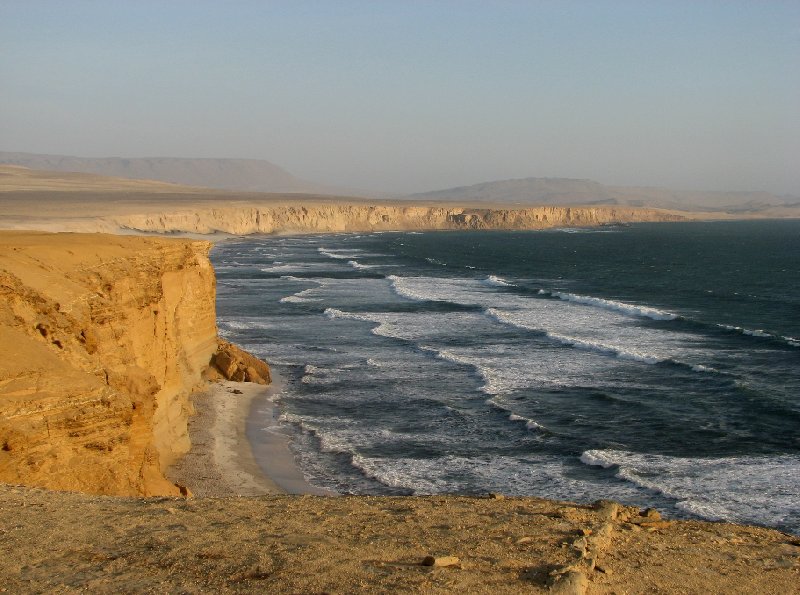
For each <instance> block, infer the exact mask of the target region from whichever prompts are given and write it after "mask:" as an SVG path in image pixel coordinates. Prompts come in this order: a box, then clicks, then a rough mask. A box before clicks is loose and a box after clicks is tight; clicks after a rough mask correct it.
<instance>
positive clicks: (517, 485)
mask: <svg viewBox="0 0 800 595" xmlns="http://www.w3.org/2000/svg"><path fill="white" fill-rule="evenodd" d="M352 464H353V466H354V467H356V468H357V469H359V470H360V471H361V472H362V473H363V474H364V475H365V476H367V477H370V478H372V479H374V480H376V481H379V482H380V483H382V484H384V485H386V486H390V487H394V488H401V489H407V490H410V491H411V492H412V493H413V494H415V495H426V494H441V493H465V492H470V491H474V490H475V489H476V487H478V486H479V487H478V489H482V490H485V491H487V492H502V493H504V494H508V495H510V496H540V497H545V498H554V499H559V500H571V501H576V500H577V501H584V502H586V501H592V500H595V499H597V486H596V485H595V484H592V483H590V482H586V481H582V480H580V479H574V478H572V477H570V476H569V467H568V464H567V463H566V462H565V461H564V459H563V458H561V457H557V456H549V455H529V456H496V455H495V456H492V455H486V456H481V457H461V456H455V455H445V456H441V457H437V458H430V459H418V458H410V457H409V458H399V457H398V458H389V457H368V456H365V455H361V454H356V455H355V456H353V461H352ZM603 495H604V496H605V497H610V498H614V499H618V500H623V501H631V500H632V498H634V497H635V495H636V492H635V489H634V488H632V487H629V486H625V485H620V486H616V487H613V488H609V489H608V490H607V491H605V492H604V494H603Z"/></svg>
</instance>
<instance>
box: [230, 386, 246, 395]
mask: <svg viewBox="0 0 800 595" xmlns="http://www.w3.org/2000/svg"><path fill="white" fill-rule="evenodd" d="M231 392H232V393H233V394H234V395H243V394H244V392H243V391H240V390H239V389H238V388H234V389H233V390H232V391H231Z"/></svg>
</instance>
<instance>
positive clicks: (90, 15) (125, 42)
mask: <svg viewBox="0 0 800 595" xmlns="http://www.w3.org/2000/svg"><path fill="white" fill-rule="evenodd" d="M0 150H4V151H24V152H33V153H52V154H66V155H77V156H85V157H106V156H122V157H153V156H170V157H238V158H252V159H266V160H268V161H271V162H273V163H275V164H277V165H280V166H282V167H284V168H286V169H288V170H289V171H290V172H291V173H293V174H295V175H297V176H298V177H300V178H303V179H306V180H310V181H314V182H317V183H323V184H328V185H337V186H346V187H351V188H365V189H374V190H381V191H386V192H402V193H405V192H418V191H425V190H433V189H438V188H447V187H451V186H460V185H467V184H473V183H478V182H484V181H490V180H498V179H505V178H522V177H529V176H535V177H569V178H588V179H593V180H596V181H599V182H602V183H606V184H617V185H648V186H666V187H672V188H677V189H695V190H766V191H769V192H774V193H778V194H792V195H800V2H798V1H796V0H787V1H779V0H774V1H767V0H762V1H758V0H751V1H749V2H741V1H739V2H737V1H721V0H718V1H708V0H692V1H685V2H684V1H679V0H669V1H666V0H664V1H658V2H656V1H647V0H638V1H617V0H606V1H603V0H594V1H588V0H587V1H571V0H552V1H534V0H531V1H522V0H520V1H510V0H493V1H491V0H485V1H480V2H479V1H470V0H450V1H445V0H440V1H437V0H406V1H399V0H396V1H380V0H373V1H366V0H365V1H347V0H337V1H333V0H331V1H327V2H322V1H318V2H310V1H302V0H294V1H289V0H287V1H258V2H255V1H253V2H247V1H226V2H223V1H218V2H209V1H204V0H159V1H157V2H156V1H148V0H136V1H134V0H130V1H127V2H121V1H113V0H105V1H103V0H97V1H93V2H88V1H80V0H71V1H69V2H65V1H55V0H54V1H38V0H0Z"/></svg>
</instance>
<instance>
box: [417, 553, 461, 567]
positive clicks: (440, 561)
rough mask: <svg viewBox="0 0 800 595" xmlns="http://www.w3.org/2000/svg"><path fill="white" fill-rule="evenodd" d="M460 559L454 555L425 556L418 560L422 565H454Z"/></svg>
mask: <svg viewBox="0 0 800 595" xmlns="http://www.w3.org/2000/svg"><path fill="white" fill-rule="evenodd" d="M459 562H460V560H459V559H458V558H457V557H456V556H438V557H435V556H425V558H424V559H423V560H422V562H420V565H422V566H440V567H445V566H455V565H456V564H458V563H459Z"/></svg>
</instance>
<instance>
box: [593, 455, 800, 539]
mask: <svg viewBox="0 0 800 595" xmlns="http://www.w3.org/2000/svg"><path fill="white" fill-rule="evenodd" d="M580 460H581V462H583V463H584V464H586V465H595V466H600V467H603V468H606V469H608V468H612V467H614V466H616V467H617V468H618V469H617V472H616V476H617V477H619V478H620V479H623V480H625V481H628V482H630V483H632V484H634V485H636V486H638V487H640V488H643V489H646V490H649V491H652V492H655V493H658V494H662V495H664V496H666V497H668V498H671V499H673V500H676V501H677V503H676V506H677V507H678V508H680V509H682V510H685V511H687V512H689V513H692V514H695V515H698V516H701V517H704V518H707V519H711V520H727V521H732V522H739V523H757V524H764V525H771V526H784V527H787V526H794V527H800V505H799V504H798V501H797V496H796V495H797V478H798V477H800V457H798V456H797V455H769V456H767V455H765V456H738V457H720V458H688V457H670V456H666V455H655V454H641V453H633V452H628V451H620V450H588V451H586V452H584V453H583V454H582V455H581V457H580Z"/></svg>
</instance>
